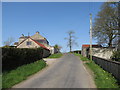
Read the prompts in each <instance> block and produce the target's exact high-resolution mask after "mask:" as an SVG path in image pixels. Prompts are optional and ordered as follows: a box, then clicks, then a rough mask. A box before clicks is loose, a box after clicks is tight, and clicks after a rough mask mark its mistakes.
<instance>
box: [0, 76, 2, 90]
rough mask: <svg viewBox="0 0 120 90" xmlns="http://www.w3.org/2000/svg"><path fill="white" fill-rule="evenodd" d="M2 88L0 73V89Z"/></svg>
mask: <svg viewBox="0 0 120 90" xmlns="http://www.w3.org/2000/svg"><path fill="white" fill-rule="evenodd" d="M1 89H2V75H1V74H0V90H1Z"/></svg>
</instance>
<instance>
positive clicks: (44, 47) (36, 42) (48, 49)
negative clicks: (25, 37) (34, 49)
mask: <svg viewBox="0 0 120 90" xmlns="http://www.w3.org/2000/svg"><path fill="white" fill-rule="evenodd" d="M30 39H31V40H32V41H34V42H35V43H37V44H38V45H39V46H41V47H42V48H45V49H48V48H47V47H45V46H44V45H43V44H41V43H39V42H37V41H35V40H33V39H32V38H30ZM48 50H49V49H48Z"/></svg>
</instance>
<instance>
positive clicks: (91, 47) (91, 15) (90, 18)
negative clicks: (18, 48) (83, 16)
mask: <svg viewBox="0 0 120 90" xmlns="http://www.w3.org/2000/svg"><path fill="white" fill-rule="evenodd" d="M90 60H92V14H91V13H90Z"/></svg>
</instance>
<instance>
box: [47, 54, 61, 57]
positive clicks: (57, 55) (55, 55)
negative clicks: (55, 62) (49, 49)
mask: <svg viewBox="0 0 120 90" xmlns="http://www.w3.org/2000/svg"><path fill="white" fill-rule="evenodd" d="M62 56H63V54H62V53H56V54H52V55H50V56H49V57H47V58H60V57H62Z"/></svg>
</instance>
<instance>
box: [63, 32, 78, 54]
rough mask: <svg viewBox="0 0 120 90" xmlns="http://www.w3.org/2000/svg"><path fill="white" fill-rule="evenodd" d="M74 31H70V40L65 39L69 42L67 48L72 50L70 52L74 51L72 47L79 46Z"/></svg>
mask: <svg viewBox="0 0 120 90" xmlns="http://www.w3.org/2000/svg"><path fill="white" fill-rule="evenodd" d="M74 33H75V32H74V31H72V30H71V31H68V32H67V34H68V38H65V39H66V40H68V43H67V47H69V49H70V52H71V51H72V47H73V45H77V43H76V41H75V39H76V37H75V36H74Z"/></svg>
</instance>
